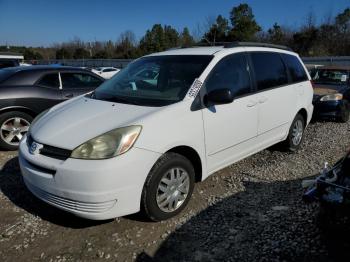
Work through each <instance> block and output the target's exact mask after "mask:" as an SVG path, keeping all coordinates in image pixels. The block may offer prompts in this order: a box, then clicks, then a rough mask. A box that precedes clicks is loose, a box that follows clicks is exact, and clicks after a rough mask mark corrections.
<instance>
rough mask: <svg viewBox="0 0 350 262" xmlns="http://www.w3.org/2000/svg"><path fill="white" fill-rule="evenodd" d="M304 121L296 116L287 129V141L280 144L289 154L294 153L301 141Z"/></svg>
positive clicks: (300, 116) (299, 115)
mask: <svg viewBox="0 0 350 262" xmlns="http://www.w3.org/2000/svg"><path fill="white" fill-rule="evenodd" d="M304 130H305V119H304V118H303V116H302V115H301V114H297V115H296V117H295V118H294V120H293V122H292V125H291V126H290V128H289V132H288V136H287V139H286V140H285V141H284V142H283V143H282V145H283V147H284V148H285V149H287V150H288V151H291V152H296V151H297V150H298V149H299V147H300V145H301V142H302V141H303V137H304Z"/></svg>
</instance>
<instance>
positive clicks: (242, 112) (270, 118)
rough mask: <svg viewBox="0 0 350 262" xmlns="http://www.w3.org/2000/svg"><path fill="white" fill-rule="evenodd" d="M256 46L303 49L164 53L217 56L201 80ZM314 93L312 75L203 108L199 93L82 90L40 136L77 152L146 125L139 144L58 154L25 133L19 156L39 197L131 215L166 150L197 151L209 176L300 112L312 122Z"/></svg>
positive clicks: (278, 137) (52, 115)
mask: <svg viewBox="0 0 350 262" xmlns="http://www.w3.org/2000/svg"><path fill="white" fill-rule="evenodd" d="M255 50H257V51H271V50H272V51H274V52H281V53H288V54H292V55H295V54H294V53H292V52H288V51H283V50H278V49H271V48H260V47H259V48H252V47H250V48H243V47H239V48H226V49H224V48H222V47H221V48H220V47H212V48H194V49H178V50H171V51H167V52H163V53H159V54H157V55H186V54H191V55H193V54H197V55H201V54H211V55H214V58H213V60H212V61H211V62H210V63H209V65H208V66H207V68H206V69H205V70H204V71H203V73H202V75H201V76H200V77H199V81H201V82H205V79H206V77H207V76H208V74H209V73H210V71H211V70H212V69H213V67H214V66H215V65H216V64H217V62H218V61H220V59H222V58H223V57H225V56H227V55H229V54H232V53H236V52H245V51H255ZM312 95H313V91H312V87H311V84H310V82H309V81H305V82H302V83H298V84H294V85H286V86H284V87H279V88H274V89H271V90H266V91H263V92H257V93H254V94H251V95H248V96H243V97H240V98H237V99H235V100H234V102H232V103H230V104H225V105H216V106H214V107H210V108H202V109H199V110H191V106H192V103H193V98H190V97H189V96H186V97H185V98H184V100H182V101H180V102H178V103H175V104H172V105H169V106H164V107H147V106H136V105H128V104H119V103H112V102H106V101H99V100H94V99H90V98H86V97H83V96H81V97H78V98H76V99H72V100H70V101H67V102H64V103H62V104H59V105H57V106H55V107H54V108H52V109H51V110H50V111H49V112H48V113H47V114H46V115H44V116H43V117H42V118H40V119H39V120H38V121H37V122H36V123H35V124H34V125H33V126H32V127H31V131H30V132H31V136H32V138H33V139H34V140H35V141H37V142H39V143H41V144H45V145H50V146H54V147H58V148H62V149H67V150H73V149H74V148H76V147H78V146H79V145H81V144H82V143H84V142H86V141H88V140H89V139H92V138H94V137H97V136H99V135H101V134H103V133H106V132H108V131H110V130H113V129H115V128H119V127H125V126H130V125H141V126H142V131H141V134H140V136H139V137H138V139H137V140H136V142H135V144H134V146H133V148H132V149H130V150H129V151H128V152H127V153H125V154H123V155H120V156H117V157H114V158H110V159H106V160H79V159H72V158H68V159H67V160H58V159H53V158H50V157H46V156H43V155H40V154H38V155H33V154H30V153H29V149H28V146H27V144H26V138H25V139H23V140H22V142H21V144H20V154H19V160H20V166H21V170H22V174H23V177H24V181H25V182H26V184H27V186H28V188H29V189H30V190H31V191H32V192H33V193H34V194H35V195H36V196H38V197H39V198H41V199H43V200H44V201H46V202H48V203H50V204H52V205H55V206H57V207H59V208H62V209H64V210H67V211H69V212H72V213H74V214H76V215H78V216H82V217H86V218H91V219H108V218H113V217H117V216H123V215H126V214H130V213H134V212H137V211H138V210H139V208H140V199H141V193H142V188H143V185H144V183H145V180H146V177H147V175H148V173H149V171H150V170H151V168H152V166H153V165H154V164H155V163H156V161H157V160H158V159H159V157H161V155H162V154H164V153H166V152H167V151H169V150H171V149H173V148H175V147H178V146H186V147H190V148H192V149H194V150H195V151H196V152H197V154H198V156H199V157H200V160H201V165H202V174H201V178H202V180H204V179H205V178H206V177H208V176H209V175H210V174H212V173H213V172H215V171H217V170H219V169H222V168H224V167H226V166H228V165H230V164H232V163H234V162H236V161H238V160H240V159H242V158H244V157H247V156H249V155H251V154H254V153H256V152H258V151H260V150H262V149H264V148H266V147H268V146H271V145H273V144H275V143H278V142H280V141H282V140H284V139H285V138H286V136H287V134H288V130H289V128H290V125H291V123H292V121H293V119H294V117H295V115H296V114H297V113H298V112H299V111H300V110H305V111H306V113H307V123H309V121H310V119H311V116H312V111H313V106H312ZM36 167H41V168H44V169H40V168H36ZM45 168H46V169H50V170H54V172H55V175H50V174H48V173H45ZM72 205H73V207H72ZM74 207H75V208H74ZM85 207H88V208H90V209H91V210H90V211H87V208H85Z"/></svg>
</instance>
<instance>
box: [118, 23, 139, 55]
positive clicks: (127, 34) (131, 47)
mask: <svg viewBox="0 0 350 262" xmlns="http://www.w3.org/2000/svg"><path fill="white" fill-rule="evenodd" d="M135 39H136V37H135V34H134V33H133V32H132V31H130V30H127V31H124V32H123V33H121V34H120V36H119V39H118V41H117V44H116V56H117V58H135V57H136V50H135V46H136V40H135Z"/></svg>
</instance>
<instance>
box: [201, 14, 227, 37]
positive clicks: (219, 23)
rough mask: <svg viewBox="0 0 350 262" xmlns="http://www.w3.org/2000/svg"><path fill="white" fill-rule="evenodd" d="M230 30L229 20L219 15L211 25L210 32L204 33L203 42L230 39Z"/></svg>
mask: <svg viewBox="0 0 350 262" xmlns="http://www.w3.org/2000/svg"><path fill="white" fill-rule="evenodd" d="M229 30H230V27H229V25H228V20H227V19H226V18H224V17H223V16H222V15H219V16H218V17H217V18H216V21H215V24H213V25H212V26H211V27H210V29H209V32H207V33H205V34H204V37H203V40H202V42H210V43H215V42H225V41H227V40H228V33H229Z"/></svg>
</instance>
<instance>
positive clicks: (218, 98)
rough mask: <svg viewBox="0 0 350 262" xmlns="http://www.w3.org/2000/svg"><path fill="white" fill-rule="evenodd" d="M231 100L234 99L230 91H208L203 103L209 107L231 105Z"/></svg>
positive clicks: (223, 89)
mask: <svg viewBox="0 0 350 262" xmlns="http://www.w3.org/2000/svg"><path fill="white" fill-rule="evenodd" d="M233 99H234V97H233V94H232V92H231V90H230V89H228V88H222V89H215V90H213V91H210V92H209V93H208V94H207V95H206V97H205V102H206V104H209V105H210V104H213V105H222V104H230V103H232V102H233Z"/></svg>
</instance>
